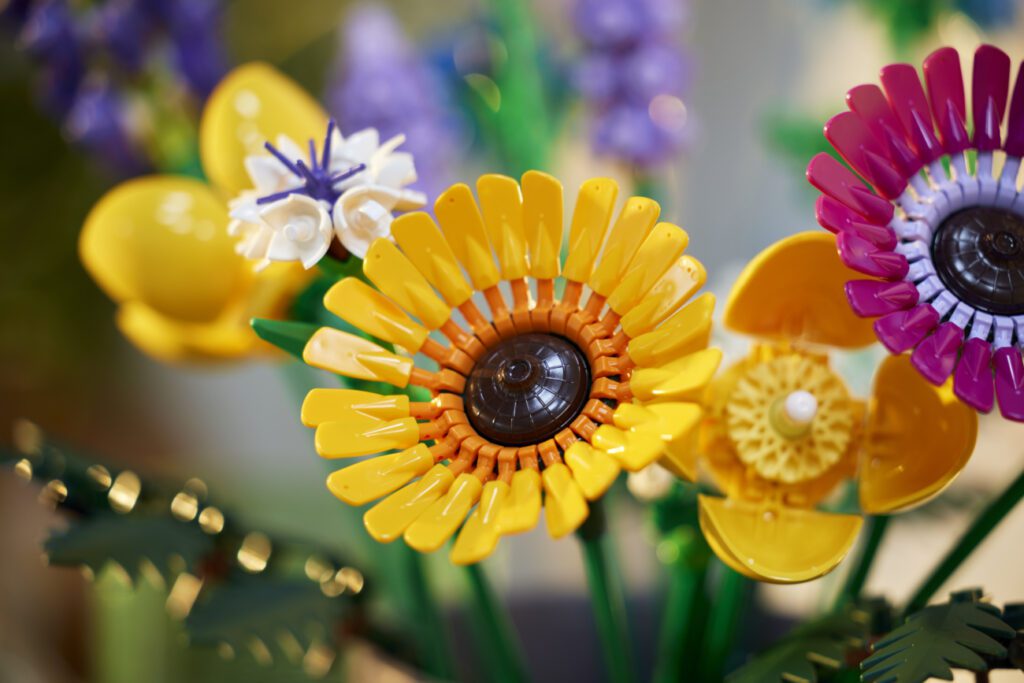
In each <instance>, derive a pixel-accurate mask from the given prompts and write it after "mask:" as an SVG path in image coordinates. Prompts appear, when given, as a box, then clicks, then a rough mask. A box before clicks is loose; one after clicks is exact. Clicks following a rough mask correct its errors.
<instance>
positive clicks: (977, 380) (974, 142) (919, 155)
mask: <svg viewBox="0 0 1024 683" xmlns="http://www.w3.org/2000/svg"><path fill="white" fill-rule="evenodd" d="M923 76H924V83H923V84H922V80H921V78H920V76H919V75H918V73H917V71H916V70H915V69H914V68H913V67H912V66H910V65H908V64H892V65H889V66H887V67H885V68H883V69H882V72H881V87H878V86H876V85H859V86H857V87H855V88H853V89H851V90H850V91H849V92H848V93H847V104H848V105H849V111H844V112H842V113H840V114H837V115H836V116H834V117H832V119H830V120H829V122H828V123H827V124H826V126H825V136H826V137H827V138H828V140H829V141H830V142H831V143H832V145H833V146H834V147H835V149H836V150H837V151H838V152H839V154H840V155H841V156H842V157H843V159H845V160H846V162H847V163H848V164H849V165H850V167H851V168H853V170H854V171H855V172H856V175H855V174H854V173H851V172H850V171H849V170H847V169H846V168H844V167H843V166H842V165H840V164H839V162H837V161H835V160H834V159H832V158H831V157H829V156H827V155H824V154H821V155H818V156H817V157H815V158H814V159H813V160H812V161H811V164H810V166H809V167H808V169H807V176H808V179H809V180H810V181H811V183H812V184H813V185H814V186H815V187H817V188H818V189H819V190H821V192H822V193H823V194H822V197H821V198H819V200H818V204H817V214H818V221H819V222H820V223H821V225H822V226H824V227H826V228H827V229H829V230H830V231H832V232H834V233H835V234H836V243H837V245H838V247H839V252H840V255H841V257H842V259H843V262H844V263H845V264H846V265H847V266H849V267H850V268H852V269H853V270H856V271H858V272H859V273H862V274H863V275H866V276H867V279H853V280H851V281H850V282H849V283H847V285H846V294H847V297H848V299H849V304H850V306H851V307H852V308H853V310H854V311H856V312H857V314H858V315H861V316H864V317H866V318H875V319H876V320H875V323H874V329H875V333H876V334H877V335H878V338H879V340H880V341H881V342H882V343H883V344H884V345H885V346H886V348H888V349H889V350H890V351H891V352H892V353H897V354H898V353H904V352H910V354H911V356H910V357H911V362H912V363H913V365H914V367H916V368H917V370H918V371H919V372H920V373H921V375H922V376H923V377H924V378H925V379H927V380H928V381H929V382H931V383H933V384H935V385H937V386H939V385H942V384H943V383H945V382H946V381H947V380H948V379H950V378H952V379H953V391H954V393H955V395H956V396H957V397H959V398H960V399H961V400H962V401H964V402H965V403H967V404H968V405H970V406H971V407H973V408H975V409H976V410H979V411H981V412H989V411H990V410H992V408H993V407H994V405H995V403H996V401H997V400H998V403H999V409H1000V412H1001V413H1002V414H1003V416H1004V417H1006V418H1008V419H1011V420H1017V421H1020V420H1024V382H1022V381H1021V377H1022V372H1024V363H1022V361H1021V351H1020V349H1021V344H1022V341H1024V338H1022V331H1021V330H1022V328H1021V321H1022V320H1024V318H1022V316H1024V194H1022V193H1021V192H1020V191H1019V190H1018V186H1017V177H1018V174H1019V170H1020V165H1021V156H1022V155H1024V132H1022V131H1024V70H1018V73H1017V77H1016V81H1015V84H1014V85H1013V89H1012V92H1011V89H1010V85H1011V82H1010V58H1009V57H1008V56H1007V55H1006V54H1005V53H1003V52H1002V51H1000V50H999V49H997V48H995V47H992V46H991V45H982V46H981V47H980V48H978V50H977V51H976V52H975V54H974V63H973V70H972V72H971V73H970V74H968V76H969V78H970V80H971V83H970V92H971V98H970V101H968V100H967V98H966V96H965V91H966V89H965V83H964V74H963V73H962V72H961V68H960V57H959V55H958V54H957V52H956V51H955V50H953V49H952V48H942V49H940V50H937V51H935V52H933V53H932V54H931V55H930V56H929V57H928V58H927V59H926V60H925V62H924V70H923ZM968 115H969V116H968ZM1004 124H1005V126H1004ZM969 131H970V132H969ZM1004 131H1005V134H1004ZM969 155H970V156H976V159H977V161H976V163H970V164H969V162H968V156H969ZM947 164H948V169H949V170H947ZM858 176H859V177H858ZM869 188H870V189H869Z"/></svg>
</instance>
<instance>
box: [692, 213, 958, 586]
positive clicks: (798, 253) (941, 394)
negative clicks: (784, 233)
mask: <svg viewBox="0 0 1024 683" xmlns="http://www.w3.org/2000/svg"><path fill="white" fill-rule="evenodd" d="M848 277H849V271H847V269H846V268H845V267H844V266H843V265H842V263H841V262H840V261H839V257H838V255H837V253H836V249H835V244H834V240H833V238H832V237H831V236H830V235H826V234H823V233H821V234H819V233H813V232H807V233H800V234H797V235H794V236H792V237H789V238H787V239H784V240H782V241H780V242H778V243H776V244H774V245H772V246H771V247H769V248H768V249H766V250H765V251H764V252H762V253H761V254H760V255H759V256H758V257H757V258H755V259H754V260H753V261H751V262H750V264H749V265H748V266H747V267H746V269H745V270H744V271H743V273H742V274H741V275H740V278H739V280H738V281H737V283H736V285H735V286H734V288H733V290H732V293H731V295H730V297H729V301H728V303H727V306H726V310H725V324H726V326H727V327H729V328H731V329H733V330H735V331H737V332H741V333H744V334H749V335H753V336H757V337H760V338H761V341H760V342H759V343H757V344H755V345H754V346H753V347H752V348H751V351H750V353H749V354H748V355H747V357H746V358H744V359H743V360H741V361H739V362H738V363H736V364H735V365H733V366H732V367H730V368H728V369H727V370H726V371H725V372H723V373H722V374H721V375H720V376H719V377H717V378H716V379H715V380H714V381H713V382H712V383H711V384H710V385H709V387H708V390H707V395H706V397H705V401H706V403H705V405H706V417H705V420H704V423H703V425H702V427H701V435H700V446H701V454H702V456H703V461H704V463H705V465H706V466H707V469H708V470H709V471H710V473H711V475H712V478H713V479H714V481H715V482H716V484H717V485H718V487H719V488H720V489H721V491H722V492H723V493H724V495H725V497H724V498H720V497H715V496H705V495H702V496H700V524H701V529H702V530H703V532H704V535H705V537H706V538H707V540H708V543H709V545H711V547H712V548H713V549H714V551H715V553H716V554H717V555H718V557H719V558H721V560H722V561H723V562H725V563H726V564H727V565H729V566H730V567H732V568H733V569H735V570H736V571H738V572H740V573H742V574H745V575H746V576H748V577H750V578H753V579H757V580H761V581H770V582H775V583H798V582H801V581H808V580H811V579H814V578H817V577H819V576H821V575H823V574H825V573H827V572H829V571H831V570H832V569H833V568H834V567H835V566H836V565H837V564H838V563H839V562H840V561H841V560H842V559H843V557H844V556H845V555H846V554H847V552H848V551H849V549H850V547H851V546H852V544H853V542H854V541H855V540H856V538H857V534H858V533H859V532H860V528H861V524H862V520H861V517H860V516H859V515H845V514H833V513H829V512H824V511H819V510H816V509H815V508H816V506H817V505H818V504H819V503H821V502H822V501H823V500H824V499H825V498H826V497H827V496H828V495H829V494H830V493H832V492H833V491H834V490H835V489H836V487H837V485H838V484H840V483H841V482H843V481H844V480H847V479H849V478H852V477H856V479H857V482H858V485H859V494H860V507H861V510H862V511H863V512H864V513H866V514H888V513H892V512H896V511H898V510H903V509H906V508H908V507H911V506H914V505H918V504H920V503H922V502H924V501H926V500H928V499H930V498H931V497H932V496H934V495H936V494H938V493H939V492H940V491H941V490H942V489H944V488H945V487H946V486H947V485H948V484H949V483H950V482H951V481H952V480H953V478H954V477H955V476H956V475H957V474H958V473H959V472H960V470H961V469H962V468H963V466H964V464H966V462H967V459H968V458H969V457H970V455H971V451H972V450H973V448H974V441H975V436H976V432H977V417H976V415H975V413H974V411H972V410H971V409H970V408H968V407H966V406H964V405H963V404H961V403H960V402H959V401H957V400H956V397H955V396H954V395H953V391H952V388H951V386H950V385H949V384H948V383H947V384H946V385H945V386H942V387H935V386H933V385H931V384H929V383H927V382H925V381H924V380H923V379H921V377H920V376H919V375H918V374H917V372H916V371H915V370H914V369H913V367H912V366H911V364H910V362H909V361H908V359H907V357H905V356H902V357H891V358H888V359H887V360H886V361H885V362H884V363H883V364H882V365H881V367H880V368H879V370H878V372H877V374H876V376H875V380H874V389H873V395H872V397H871V399H870V400H869V401H867V402H865V401H862V400H859V399H857V398H855V397H854V396H852V395H851V394H850V391H849V389H847V387H846V385H845V384H844V382H843V381H842V379H841V378H840V377H839V375H838V374H837V373H836V371H835V370H834V369H833V368H832V366H831V365H830V363H829V358H828V355H827V350H828V347H835V348H839V349H856V348H860V347H864V346H867V345H869V344H871V343H872V342H873V341H874V333H873V331H872V328H871V324H870V321H865V320H864V319H861V318H858V317H856V316H855V315H854V314H853V313H852V312H851V311H850V309H849V307H848V306H846V305H845V299H844V294H843V284H844V283H845V282H846V280H847V279H848Z"/></svg>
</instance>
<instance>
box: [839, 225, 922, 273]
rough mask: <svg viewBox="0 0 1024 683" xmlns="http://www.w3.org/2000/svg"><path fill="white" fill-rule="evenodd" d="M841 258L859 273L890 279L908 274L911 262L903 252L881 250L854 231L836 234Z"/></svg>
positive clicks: (847, 265) (848, 266)
mask: <svg viewBox="0 0 1024 683" xmlns="http://www.w3.org/2000/svg"><path fill="white" fill-rule="evenodd" d="M836 246H837V247H838V248H839V258H840V260H842V262H843V263H845V264H846V267H847V268H852V269H854V270H856V271H857V272H858V273H864V274H865V275H870V276H872V277H881V278H886V279H889V280H899V279H902V278H903V276H904V275H906V274H907V270H908V268H909V267H910V264H908V263H907V259H906V258H905V257H904V256H903V255H902V254H897V253H896V252H894V251H881V250H880V249H879V248H878V247H876V246H875V245H873V244H872V243H871V242H868V241H867V240H866V239H863V238H862V237H859V236H857V235H856V234H854V233H852V232H842V233H839V234H838V235H837V236H836Z"/></svg>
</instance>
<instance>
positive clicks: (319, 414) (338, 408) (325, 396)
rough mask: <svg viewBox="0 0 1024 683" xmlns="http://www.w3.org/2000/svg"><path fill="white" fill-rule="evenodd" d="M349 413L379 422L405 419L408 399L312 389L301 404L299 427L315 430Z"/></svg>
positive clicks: (352, 391) (359, 392)
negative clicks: (323, 423) (320, 425)
mask: <svg viewBox="0 0 1024 683" xmlns="http://www.w3.org/2000/svg"><path fill="white" fill-rule="evenodd" d="M349 411H356V412H359V413H362V414H364V415H368V416H370V417H373V418H376V419H378V420H394V419H397V418H400V417H408V416H409V397H408V396H406V395H405V394H392V395H389V396H384V395H382V394H375V393H373V392H370V391H358V390H356V389H312V390H310V392H309V393H308V394H306V399H305V400H304V401H303V402H302V424H304V425H305V426H307V427H316V426H317V425H318V424H320V423H321V422H330V421H331V420H334V419H336V418H337V416H338V415H342V414H346V413H348V412H349Z"/></svg>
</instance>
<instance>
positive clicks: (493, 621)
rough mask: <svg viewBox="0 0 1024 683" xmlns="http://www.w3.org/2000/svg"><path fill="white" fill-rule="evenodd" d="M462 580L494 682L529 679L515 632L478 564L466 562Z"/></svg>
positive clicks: (478, 640)
mask: <svg viewBox="0 0 1024 683" xmlns="http://www.w3.org/2000/svg"><path fill="white" fill-rule="evenodd" d="M465 569H466V579H467V581H468V582H469V586H470V589H471V591H472V595H471V596H470V599H469V610H470V617H471V618H472V620H473V624H474V630H475V631H476V632H477V633H479V634H480V637H479V638H477V642H479V643H480V644H481V645H482V646H483V649H484V651H485V652H486V653H487V654H486V658H487V661H488V662H491V663H492V664H493V666H491V667H490V669H489V671H490V673H491V675H493V676H494V680H495V681H497V682H498V683H525V682H526V681H528V680H529V675H528V674H527V671H526V665H525V662H524V661H523V656H522V652H521V649H520V647H519V643H518V642H517V639H516V636H515V631H514V629H513V627H512V624H511V623H510V622H509V619H508V616H507V615H506V614H505V612H504V610H503V609H502V607H501V604H500V603H499V602H498V599H497V596H496V595H495V594H494V589H493V588H492V587H491V585H490V582H489V581H488V580H487V575H486V574H485V573H484V571H483V569H482V568H481V567H480V565H479V564H470V565H466V568H465Z"/></svg>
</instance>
